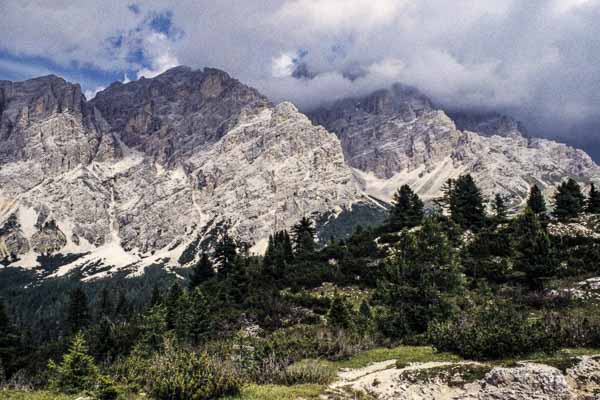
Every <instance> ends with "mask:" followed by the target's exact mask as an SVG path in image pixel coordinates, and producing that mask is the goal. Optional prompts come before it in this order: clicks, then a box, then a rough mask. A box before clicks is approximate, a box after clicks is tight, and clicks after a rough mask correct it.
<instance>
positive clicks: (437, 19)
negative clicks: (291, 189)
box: [0, 0, 600, 160]
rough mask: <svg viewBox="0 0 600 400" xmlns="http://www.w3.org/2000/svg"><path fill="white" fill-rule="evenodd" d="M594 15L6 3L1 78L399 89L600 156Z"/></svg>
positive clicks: (577, 0) (318, 0)
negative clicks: (214, 71)
mask: <svg viewBox="0 0 600 400" xmlns="http://www.w3.org/2000/svg"><path fill="white" fill-rule="evenodd" d="M599 21H600V0H514V1H513V0H452V1H449V0H212V1H208V0H178V1H166V0H161V1H159V0H143V1H142V0H139V1H130V2H128V1H123V0H78V1H71V0H0V79H7V80H23V79H28V78H31V77H35V76H39V75H47V74H50V73H53V74H56V75H60V76H63V77H64V78H65V79H67V80H69V81H74V82H79V83H81V85H82V88H83V90H84V91H85V93H86V97H88V98H91V97H93V96H94V94H95V93H96V92H97V91H99V90H101V89H102V88H104V87H106V86H108V85H109V84H110V83H111V82H113V81H116V80H120V81H129V80H132V79H137V78H139V77H141V76H145V77H152V76H155V75H157V74H159V73H161V72H163V71H165V70H167V69H168V68H171V67H174V66H176V65H189V66H191V67H193V68H202V67H215V68H220V69H223V70H225V71H227V72H228V73H229V74H231V75H232V76H234V77H236V78H238V79H240V80H241V81H243V82H244V83H247V84H250V85H251V86H254V87H256V88H257V89H259V90H260V91H261V92H263V93H264V94H266V95H267V96H269V97H270V98H271V99H272V100H273V101H274V102H279V101H282V100H291V101H293V102H294V103H296V104H297V105H298V106H299V107H300V108H301V109H302V110H310V109H312V108H314V107H317V106H319V105H321V104H326V103H328V102H331V101H334V100H336V99H340V98H343V97H347V96H359V95H363V94H367V93H369V92H371V91H373V90H376V89H380V88H382V87H386V86H389V85H390V84H392V83H394V82H403V83H405V84H409V85H413V86H416V87H418V88H419V89H420V90H422V91H423V92H424V93H425V94H427V95H428V96H430V97H431V98H432V99H433V100H434V102H435V103H437V104H439V105H440V106H441V107H444V108H446V109H450V110H479V111H492V110H493V111H500V112H503V113H507V114H509V115H512V116H514V117H516V118H518V119H520V120H521V121H523V122H524V123H525V125H526V126H527V127H528V129H529V131H530V132H531V133H533V134H535V135H539V136H547V137H556V138H561V139H563V140H566V141H568V142H569V143H573V144H576V145H578V146H582V147H584V148H585V149H586V150H588V151H589V152H590V153H593V154H594V156H595V157H596V159H597V160H600V22H599Z"/></svg>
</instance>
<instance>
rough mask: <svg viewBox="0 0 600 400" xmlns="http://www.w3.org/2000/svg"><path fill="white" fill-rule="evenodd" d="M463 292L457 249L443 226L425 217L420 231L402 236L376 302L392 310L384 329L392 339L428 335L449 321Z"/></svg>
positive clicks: (386, 268) (381, 281) (381, 280)
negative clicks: (431, 327)
mask: <svg viewBox="0 0 600 400" xmlns="http://www.w3.org/2000/svg"><path fill="white" fill-rule="evenodd" d="M463 289H464V279H463V275H462V271H461V266H460V263H459V259H458V255H457V253H456V250H455V249H454V248H453V246H452V245H451V243H450V241H449V240H448V238H447V236H446V235H445V234H444V232H443V231H442V229H441V227H440V225H439V223H437V222H436V221H434V220H432V219H430V218H426V219H425V221H424V223H423V226H422V228H421V229H420V230H418V231H416V232H407V231H404V233H403V234H402V235H401V237H400V241H399V242H398V243H396V245H395V247H394V250H393V252H392V254H391V256H390V257H388V258H387V259H386V262H385V266H384V274H383V277H382V279H380V281H379V284H378V287H377V290H376V291H375V297H374V298H375V300H376V301H377V302H379V303H380V304H383V305H386V306H388V307H389V309H390V315H388V316H387V318H385V321H383V326H382V328H383V330H384V331H385V333H387V334H388V335H390V336H391V337H396V338H399V337H403V336H405V335H411V334H415V333H422V332H425V330H426V329H427V325H428V324H429V322H431V321H432V320H434V319H437V318H441V319H444V318H446V317H448V316H449V315H450V313H451V311H452V309H453V307H454V303H455V302H456V299H457V298H458V297H460V295H461V294H462V293H463Z"/></svg>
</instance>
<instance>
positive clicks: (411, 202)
mask: <svg viewBox="0 0 600 400" xmlns="http://www.w3.org/2000/svg"><path fill="white" fill-rule="evenodd" d="M423 215H424V214H423V202H422V201H421V199H420V198H419V196H418V195H417V194H416V193H415V192H413V191H412V189H411V188H410V186H408V185H403V186H402V187H401V188H400V189H398V191H397V192H396V193H395V194H394V199H393V205H392V208H391V209H390V215H389V217H388V219H387V221H386V228H387V229H388V230H389V231H392V232H395V231H400V230H402V229H404V228H413V227H415V226H417V225H419V224H420V223H421V221H422V220H423Z"/></svg>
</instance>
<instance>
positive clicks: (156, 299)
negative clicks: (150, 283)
mask: <svg viewBox="0 0 600 400" xmlns="http://www.w3.org/2000/svg"><path fill="white" fill-rule="evenodd" d="M161 302H162V294H161V293H160V289H159V288H158V285H157V284H154V287H153V288H152V297H151V298H150V306H151V307H153V306H155V305H157V304H160V303H161Z"/></svg>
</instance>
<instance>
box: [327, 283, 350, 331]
mask: <svg viewBox="0 0 600 400" xmlns="http://www.w3.org/2000/svg"><path fill="white" fill-rule="evenodd" d="M327 324H328V325H329V326H331V327H332V328H335V329H343V330H345V331H353V330H354V328H355V325H354V321H353V320H352V314H351V312H350V307H349V306H348V305H347V304H346V301H345V300H344V298H343V297H342V296H340V295H339V293H337V292H336V293H335V294H334V296H333V300H332V302H331V306H330V307H329V312H328V313H327Z"/></svg>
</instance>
